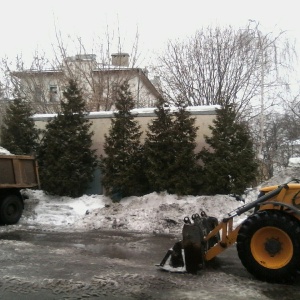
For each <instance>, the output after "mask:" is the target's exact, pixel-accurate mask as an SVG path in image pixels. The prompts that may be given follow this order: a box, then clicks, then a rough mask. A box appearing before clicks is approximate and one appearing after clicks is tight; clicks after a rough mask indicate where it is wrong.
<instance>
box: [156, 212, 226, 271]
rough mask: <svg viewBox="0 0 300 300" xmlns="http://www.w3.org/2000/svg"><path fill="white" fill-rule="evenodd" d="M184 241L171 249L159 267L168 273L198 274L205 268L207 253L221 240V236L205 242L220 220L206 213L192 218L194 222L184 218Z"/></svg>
mask: <svg viewBox="0 0 300 300" xmlns="http://www.w3.org/2000/svg"><path fill="white" fill-rule="evenodd" d="M184 223H185V224H184V226H183V229H182V240H181V241H179V242H177V243H175V245H174V246H173V247H172V248H171V249H169V250H168V251H167V253H166V255H165V256H164V258H163V259H162V261H161V263H160V264H158V265H157V266H158V267H159V268H160V269H162V270H165V271H168V272H176V273H184V272H187V273H193V274H195V273H197V272H198V271H199V270H201V269H203V268H204V267H205V259H204V256H205V252H206V251H207V250H208V249H209V248H210V247H212V246H213V245H214V244H215V243H217V242H218V241H219V240H220V237H219V235H217V236H215V237H213V238H211V239H210V240H209V241H204V237H205V236H206V235H207V234H208V233H209V232H210V231H211V230H213V229H214V228H215V227H216V226H217V224H218V220H217V219H216V218H214V217H208V216H207V215H206V213H205V212H204V211H202V212H201V216H199V214H194V215H193V216H192V221H191V220H190V219H189V218H188V217H185V218H184Z"/></svg>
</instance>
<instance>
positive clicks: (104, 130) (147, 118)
mask: <svg viewBox="0 0 300 300" xmlns="http://www.w3.org/2000/svg"><path fill="white" fill-rule="evenodd" d="M216 107H217V106H196V107H189V108H187V110H188V111H190V112H191V116H192V117H194V118H195V119H196V122H195V125H196V126H198V127H199V129H198V132H197V140H196V142H197V148H196V151H197V152H198V151H200V150H201V149H202V147H203V146H204V145H205V140H204V136H205V135H208V136H209V135H210V130H209V128H208V126H209V125H212V124H213V123H212V122H213V120H214V118H215V116H216V111H215V109H216ZM132 113H133V114H135V115H136V116H137V117H136V120H137V121H138V122H139V124H140V125H141V130H142V131H143V134H142V137H141V138H142V141H143V140H144V139H145V136H146V130H147V127H148V124H149V123H150V122H151V121H152V120H153V119H154V118H155V116H156V115H155V113H154V108H145V109H134V110H132ZM54 116H55V115H54V114H39V115H35V116H34V117H33V118H34V120H35V124H36V126H37V128H39V129H45V126H46V124H47V122H48V120H50V119H52V118H53V117H54ZM87 118H88V119H89V120H90V121H91V122H92V127H91V130H92V131H93V132H94V135H93V148H94V149H96V151H97V155H101V154H104V151H103V144H104V135H105V134H108V131H109V128H110V126H111V119H112V118H113V112H112V111H103V112H91V113H90V114H89V115H88V116H87Z"/></svg>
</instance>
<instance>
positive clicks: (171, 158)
mask: <svg viewBox="0 0 300 300" xmlns="http://www.w3.org/2000/svg"><path fill="white" fill-rule="evenodd" d="M155 114H156V119H154V120H153V122H152V124H149V125H148V132H147V137H146V142H145V155H146V157H147V161H148V165H147V170H146V174H147V177H148V180H149V182H150V186H151V188H152V189H153V190H155V191H157V192H160V191H167V192H169V193H173V194H179V195H187V194H195V193H196V192H197V189H198V187H199V182H200V178H199V166H198V165H197V156H196V154H195V152H194V151H195V147H196V142H195V139H196V135H197V129H198V128H197V127H195V119H194V118H191V116H190V113H189V112H187V111H186V106H185V105H184V102H183V101H178V102H177V111H175V112H174V113H173V114H172V113H171V112H170V109H169V108H168V107H167V105H166V102H165V100H164V99H160V100H159V101H158V103H157V106H156V110H155Z"/></svg>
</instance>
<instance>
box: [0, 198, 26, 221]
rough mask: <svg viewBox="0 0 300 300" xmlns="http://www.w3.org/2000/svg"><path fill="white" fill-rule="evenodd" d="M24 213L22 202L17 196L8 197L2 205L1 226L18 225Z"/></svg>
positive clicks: (0, 206)
mask: <svg viewBox="0 0 300 300" xmlns="http://www.w3.org/2000/svg"><path fill="white" fill-rule="evenodd" d="M22 212H23V204H22V200H21V198H20V197H19V196H17V195H8V196H6V197H5V198H4V199H3V200H2V201H1V203H0V222H1V224H7V225H11V224H16V223H18V221H19V220H20V218H21V216H22Z"/></svg>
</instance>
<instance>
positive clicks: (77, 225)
mask: <svg viewBox="0 0 300 300" xmlns="http://www.w3.org/2000/svg"><path fill="white" fill-rule="evenodd" d="M26 194H27V196H28V197H29V198H28V199H26V200H25V209H24V213H23V216H22V218H21V220H20V221H19V223H18V224H17V225H15V226H24V225H26V226H33V227H36V226H38V227H45V228H47V229H49V227H50V228H52V230H62V231H69V230H82V231H85V230H93V229H118V230H130V231H142V232H150V233H173V234H178V233H180V232H181V230H182V225H183V218H184V217H186V216H188V217H190V218H191V216H192V215H193V214H195V213H198V214H200V212H201V211H202V210H204V211H205V212H206V213H207V215H211V216H214V217H217V218H218V219H221V218H222V217H224V216H226V214H227V213H229V212H231V211H232V210H233V209H235V208H237V207H239V206H241V205H242V204H243V203H242V202H240V201H237V200H235V198H233V197H230V196H226V195H216V196H184V197H179V196H176V195H170V194H168V193H160V194H158V193H151V194H148V195H145V196H142V197H128V198H124V199H122V200H121V202H120V203H113V202H112V201H111V200H110V199H109V198H108V197H105V196H103V195H91V196H87V195H85V196H82V197H80V198H75V199H73V198H69V197H55V196H50V195H46V194H45V193H44V192H43V191H40V190H27V191H26ZM256 194H257V193H255V196H256ZM238 219H239V220H240V219H241V218H238Z"/></svg>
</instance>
